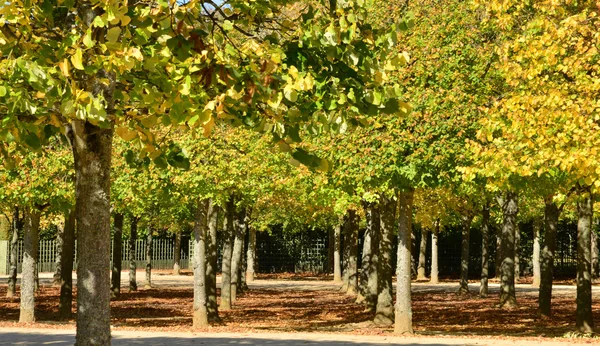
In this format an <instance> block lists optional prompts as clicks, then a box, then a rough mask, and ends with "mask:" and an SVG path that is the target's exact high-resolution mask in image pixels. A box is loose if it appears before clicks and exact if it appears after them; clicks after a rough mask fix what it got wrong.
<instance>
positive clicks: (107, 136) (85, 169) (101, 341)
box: [68, 2, 114, 346]
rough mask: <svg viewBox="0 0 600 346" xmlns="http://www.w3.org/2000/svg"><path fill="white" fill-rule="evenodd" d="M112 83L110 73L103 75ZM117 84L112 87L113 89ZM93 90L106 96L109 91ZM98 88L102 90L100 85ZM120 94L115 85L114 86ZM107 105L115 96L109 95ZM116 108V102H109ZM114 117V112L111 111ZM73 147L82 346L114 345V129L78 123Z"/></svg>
mask: <svg viewBox="0 0 600 346" xmlns="http://www.w3.org/2000/svg"><path fill="white" fill-rule="evenodd" d="M78 11H79V15H80V16H81V17H82V18H86V21H89V23H86V24H88V25H89V26H91V24H92V21H93V19H94V17H95V16H96V14H94V13H93V12H94V11H95V10H94V9H92V6H91V4H89V3H85V2H84V3H80V4H79V6H78ZM98 74H99V76H100V77H107V79H108V76H107V75H106V73H105V72H103V71H99V72H98ZM111 83H114V80H113V81H112V82H109V83H108V84H111ZM91 84H94V85H91V86H88V87H89V88H90V89H89V90H95V91H96V90H103V89H105V88H106V86H105V85H96V84H95V83H91ZM98 84H102V83H99V82H98ZM113 88H114V85H113ZM105 96H106V99H108V98H111V99H112V94H111V95H108V94H107V95H105ZM108 103H109V104H110V103H111V100H108ZM107 110H108V113H109V114H110V113H111V112H112V110H111V107H110V105H109V106H108V107H107ZM68 133H72V135H71V137H70V138H71V143H72V147H73V156H74V158H75V172H76V188H75V195H76V205H77V209H76V210H77V254H78V256H77V287H78V290H77V335H76V341H75V344H76V345H78V346H79V345H109V344H110V339H111V337H110V272H109V268H110V167H111V153H112V152H111V150H112V138H113V128H112V127H111V128H101V127H98V126H96V125H93V124H91V123H89V122H85V121H82V120H74V121H73V122H72V128H71V129H70V130H69V131H68Z"/></svg>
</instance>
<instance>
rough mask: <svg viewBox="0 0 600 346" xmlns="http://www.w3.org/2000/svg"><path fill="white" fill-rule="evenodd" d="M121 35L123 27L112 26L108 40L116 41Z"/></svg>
mask: <svg viewBox="0 0 600 346" xmlns="http://www.w3.org/2000/svg"><path fill="white" fill-rule="evenodd" d="M119 35H121V28H120V27H118V26H114V27H112V28H110V29H109V30H108V32H107V33H106V40H107V41H108V42H109V43H116V42H117V40H118V39H119Z"/></svg>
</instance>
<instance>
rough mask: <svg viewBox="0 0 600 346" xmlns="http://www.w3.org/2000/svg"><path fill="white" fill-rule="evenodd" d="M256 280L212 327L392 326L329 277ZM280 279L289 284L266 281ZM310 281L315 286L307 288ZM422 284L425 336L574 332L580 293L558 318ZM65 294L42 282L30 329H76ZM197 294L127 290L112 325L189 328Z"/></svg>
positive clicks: (355, 331)
mask: <svg viewBox="0 0 600 346" xmlns="http://www.w3.org/2000/svg"><path fill="white" fill-rule="evenodd" d="M184 278H185V275H184ZM187 279H188V280H189V277H188V278H187ZM257 279H258V280H257V281H256V284H252V285H251V289H250V290H248V291H246V292H245V293H243V294H242V295H240V296H239V298H238V301H237V302H236V303H235V306H234V309H233V310H231V311H221V312H220V317H221V318H222V323H220V324H216V325H213V326H211V327H210V328H209V329H208V330H207V331H210V332H234V333H248V332H271V333H274V332H295V333H300V332H319V333H345V334H352V335H388V334H390V333H391V332H392V328H380V327H375V326H374V325H373V324H372V323H371V320H372V318H373V314H372V313H371V312H369V311H365V310H364V308H363V307H362V306H361V305H357V304H355V303H354V298H353V297H349V296H346V295H344V294H341V293H339V292H338V291H337V290H336V288H337V286H334V285H332V284H331V282H330V281H326V280H328V279H329V278H327V277H323V276H307V275H302V276H298V275H261V276H259V277H258V278H257ZM267 280H270V281H267ZM274 280H276V281H278V282H288V283H289V284H288V285H285V284H281V285H273V286H269V285H267V283H269V282H272V281H274ZM307 283H309V284H313V285H314V286H311V287H310V289H307V288H305V286H306V284H307ZM303 284H304V286H303ZM418 285H419V284H416V285H414V289H413V296H412V297H413V322H414V328H415V332H416V333H418V334H422V335H452V336H461V335H462V336H468V335H478V336H482V337H492V338H514V337H516V338H526V339H539V340H549V339H547V338H564V337H568V336H572V335H571V332H572V331H573V330H574V329H575V326H574V324H575V299H574V295H573V294H558V295H555V297H554V298H553V309H554V314H553V316H552V318H551V319H541V318H539V317H538V316H537V313H536V312H537V294H533V293H532V292H527V291H523V292H519V293H518V294H517V300H518V303H519V306H518V308H516V309H513V310H510V311H507V310H501V309H498V308H496V307H495V306H494V305H495V304H496V302H497V301H498V294H497V293H495V292H492V294H491V295H490V296H489V297H488V298H485V299H482V298H479V297H478V296H477V295H476V294H475V293H472V294H469V295H466V296H457V295H456V294H455V293H453V292H451V291H449V290H448V289H445V288H443V287H441V288H439V289H437V288H435V287H434V289H429V288H430V287H431V286H427V287H426V286H423V287H426V288H428V289H419V287H420V286H418ZM142 287H143V286H142ZM320 287H322V288H320ZM445 287H448V284H446V286H445ZM6 289H7V287H6V284H2V285H0V327H18V326H20V325H18V324H17V323H16V322H17V321H18V316H19V299H18V298H12V299H9V298H6V297H5V295H6ZM571 291H572V292H574V290H571ZM58 293H59V289H58V288H57V287H53V286H51V285H48V284H43V285H42V287H41V289H40V291H39V293H38V295H37V298H36V302H37V303H36V304H37V305H36V316H37V320H38V322H36V323H32V324H30V325H28V327H35V328H39V327H42V328H55V329H62V328H73V325H74V319H71V320H70V321H58V319H57V318H58V316H57V310H58ZM192 298H193V292H192V289H191V286H189V287H181V286H159V287H157V288H152V289H143V288H142V289H140V290H139V291H137V292H127V291H126V290H123V293H122V294H121V296H120V298H118V299H115V300H113V301H112V302H111V309H112V310H111V314H112V319H113V329H115V330H148V331H179V332H183V331H189V330H190V329H191V324H192V319H191V311H192ZM73 311H74V312H75V306H74V310H73ZM593 311H594V320H595V321H598V322H600V300H599V299H597V298H596V299H595V300H594V306H593ZM563 340H564V339H563ZM567 340H572V341H575V340H574V339H567ZM576 341H579V342H584V343H585V342H593V343H595V342H598V343H600V340H599V339H597V338H589V337H587V338H578V339H576Z"/></svg>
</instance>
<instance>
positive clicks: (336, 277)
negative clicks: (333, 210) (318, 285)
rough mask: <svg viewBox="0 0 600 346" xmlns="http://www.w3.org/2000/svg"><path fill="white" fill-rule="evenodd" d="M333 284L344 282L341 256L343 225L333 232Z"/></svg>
mask: <svg viewBox="0 0 600 346" xmlns="http://www.w3.org/2000/svg"><path fill="white" fill-rule="evenodd" d="M333 242H334V249H333V282H342V262H341V260H342V259H341V258H340V257H341V256H340V250H341V245H342V244H341V243H342V224H341V223H340V224H338V225H337V226H335V228H334V230H333Z"/></svg>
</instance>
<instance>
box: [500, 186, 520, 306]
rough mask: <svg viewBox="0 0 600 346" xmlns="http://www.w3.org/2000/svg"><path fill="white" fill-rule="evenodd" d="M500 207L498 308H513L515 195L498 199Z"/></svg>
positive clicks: (509, 193)
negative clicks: (500, 260)
mask: <svg viewBox="0 0 600 346" xmlns="http://www.w3.org/2000/svg"><path fill="white" fill-rule="evenodd" d="M499 202H500V203H499V204H500V206H501V207H502V215H503V218H504V219H503V222H502V238H501V252H502V266H501V280H500V307H503V308H509V309H510V308H514V307H515V306H516V305H517V298H516V296H515V231H516V227H517V212H518V205H517V194H516V193H514V192H510V191H509V192H506V194H505V196H504V197H502V198H500V201H499Z"/></svg>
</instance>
